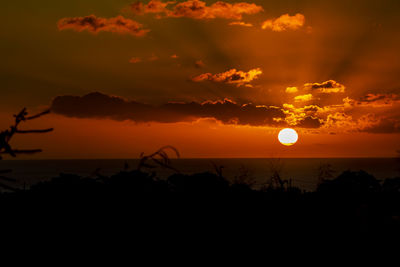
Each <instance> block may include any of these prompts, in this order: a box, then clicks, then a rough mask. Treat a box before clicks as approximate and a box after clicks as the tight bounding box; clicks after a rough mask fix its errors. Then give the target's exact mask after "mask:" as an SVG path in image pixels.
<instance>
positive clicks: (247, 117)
mask: <svg viewBox="0 0 400 267" xmlns="http://www.w3.org/2000/svg"><path fill="white" fill-rule="evenodd" d="M51 110H52V111H53V112H54V113H56V114H60V115H64V116H67V117H76V118H100V119H101V118H108V119H112V120H118V121H123V120H131V121H135V122H161V123H174V122H190V121H195V120H198V119H201V118H213V119H216V120H218V121H220V122H222V123H224V124H236V125H251V126H278V125H282V124H284V123H283V122H279V121H278V119H283V118H284V116H285V115H284V113H283V112H282V110H281V109H280V108H277V107H271V106H255V105H253V104H246V105H239V104H237V103H235V102H233V101H231V100H228V99H225V100H223V101H207V102H204V103H197V102H191V103H167V104H164V105H160V106H153V105H149V104H143V103H138V102H135V101H128V100H125V99H123V98H121V97H116V96H109V95H105V94H102V93H98V92H94V93H90V94H87V95H85V96H82V97H80V96H70V95H66V96H58V97H56V98H55V99H54V100H53V102H52V104H51Z"/></svg>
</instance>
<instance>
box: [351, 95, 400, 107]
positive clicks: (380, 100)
mask: <svg viewBox="0 0 400 267" xmlns="http://www.w3.org/2000/svg"><path fill="white" fill-rule="evenodd" d="M343 102H344V103H345V105H346V106H348V107H367V108H371V107H372V108H383V107H392V106H393V105H395V104H400V96H399V95H397V94H367V95H365V96H364V97H361V98H360V99H359V100H354V99H351V98H349V97H346V98H344V99H343Z"/></svg>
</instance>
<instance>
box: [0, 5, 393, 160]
mask: <svg viewBox="0 0 400 267" xmlns="http://www.w3.org/2000/svg"><path fill="white" fill-rule="evenodd" d="M1 9H2V16H1V18H0V21H1V24H0V34H1V36H2V38H1V42H0V51H1V61H2V64H0V68H1V69H0V77H1V83H2V84H1V87H0V88H1V89H0V126H1V129H3V128H4V129H5V128H7V126H8V125H9V124H10V123H11V121H12V114H15V113H16V112H18V111H19V110H20V109H21V108H23V107H27V108H28V109H29V110H31V111H32V112H36V111H40V110H44V109H46V108H49V107H51V109H52V114H50V115H48V116H46V117H42V118H40V119H38V120H34V121H31V122H28V123H26V125H24V126H25V127H26V128H35V127H39V128H40V127H45V128H47V127H54V128H55V130H54V132H52V133H49V134H46V135H36V136H35V135H31V136H18V137H17V138H15V139H14V140H13V145H14V146H15V148H20V147H23V148H37V147H39V148H43V149H44V152H43V153H41V154H40V155H35V156H24V157H21V158H32V159H39V158H50V159H58V158H136V157H138V156H139V154H140V152H145V153H151V152H153V151H154V150H156V149H158V148H159V147H161V146H164V145H172V146H174V147H176V148H177V149H178V150H179V151H180V152H181V154H182V157H185V158H198V157H202V158H204V157H211V158H216V157H235V158H241V157H393V156H396V150H398V149H400V78H399V76H400V51H399V47H400V34H399V33H400V20H399V19H398V18H399V15H400V2H399V1H398V0H380V1H378V0H362V1H361V0H354V1H348V0H336V1H324V0H304V1H300V0H297V1H296V0H280V1H267V0H264V1H248V2H247V1H222V2H221V1H220V2H217V1H214V0H213V1H199V0H193V1H191V0H189V1H157V0H152V1H149V0H144V1H139V2H137V1H136V2H135V1H134V0H133V1H132V0H131V1H129V0H114V1H98V0H97V1H95V0H79V1H78V0H69V1H64V0H59V1H48V0H46V1H45V0H38V1H28V0H21V1H14V2H10V3H7V5H3V6H2V7H1ZM287 127H290V128H293V129H295V130H296V131H297V132H298V134H299V141H298V142H297V143H296V144H295V145H293V146H290V147H286V146H283V145H281V144H280V143H279V142H278V139H277V135H278V133H279V131H280V130H281V129H282V128H287Z"/></svg>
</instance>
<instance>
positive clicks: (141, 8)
mask: <svg viewBox="0 0 400 267" xmlns="http://www.w3.org/2000/svg"><path fill="white" fill-rule="evenodd" d="M131 10H132V12H133V13H134V14H137V15H144V14H148V13H152V14H156V18H182V17H185V18H192V19H216V18H223V19H234V20H241V19H242V16H243V15H244V14H247V15H251V14H257V13H259V12H261V11H263V8H262V7H261V6H259V5H256V4H253V3H246V2H239V3H234V4H231V3H227V2H223V1H218V2H216V3H214V4H212V5H210V6H207V4H206V2H204V1H200V0H188V1H184V2H178V3H176V2H175V1H170V2H162V1H158V0H151V1H149V2H148V3H147V4H143V3H141V2H135V3H133V4H131Z"/></svg>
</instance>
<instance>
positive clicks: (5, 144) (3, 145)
mask: <svg viewBox="0 0 400 267" xmlns="http://www.w3.org/2000/svg"><path fill="white" fill-rule="evenodd" d="M48 113H50V110H45V111H43V112H40V113H38V114H36V115H32V116H29V114H28V112H27V111H26V108H23V109H22V110H21V111H20V112H19V113H18V114H16V115H14V118H15V119H14V124H13V125H11V126H10V127H9V128H8V129H6V130H4V131H2V132H0V160H1V159H3V158H2V156H1V155H2V154H8V155H10V156H12V157H16V156H17V155H18V154H35V153H39V152H42V150H41V149H15V148H13V147H12V146H11V144H10V142H11V140H12V138H13V137H14V136H15V135H16V134H35V133H39V134H40V133H48V132H51V131H53V128H47V129H30V130H21V129H19V126H20V124H21V123H22V122H25V121H29V120H33V119H37V118H39V117H41V116H43V115H46V114H48ZM10 172H11V170H0V187H2V188H5V189H8V190H16V189H15V188H13V187H12V186H9V185H7V184H4V183H3V181H6V182H15V180H14V179H11V178H7V177H4V176H1V175H2V174H6V173H10Z"/></svg>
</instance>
